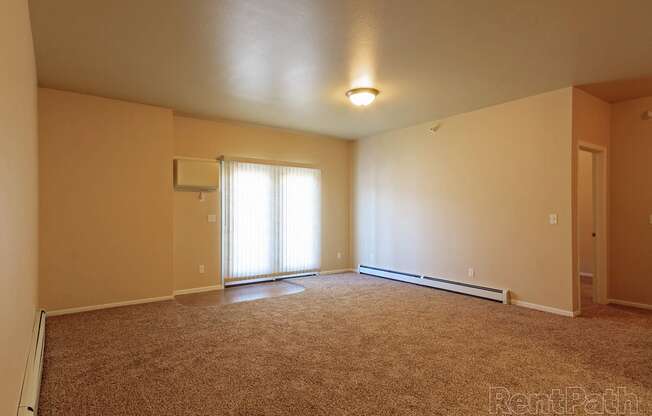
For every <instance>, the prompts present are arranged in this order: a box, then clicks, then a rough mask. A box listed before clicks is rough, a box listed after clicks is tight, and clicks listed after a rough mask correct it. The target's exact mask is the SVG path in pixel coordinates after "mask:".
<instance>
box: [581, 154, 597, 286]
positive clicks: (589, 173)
mask: <svg viewBox="0 0 652 416" xmlns="http://www.w3.org/2000/svg"><path fill="white" fill-rule="evenodd" d="M578 169H579V171H578V177H577V180H578V183H577V192H578V201H577V203H578V210H579V211H578V221H579V227H580V228H579V233H580V235H579V244H580V272H581V273H588V274H593V261H594V256H595V253H594V252H595V249H594V245H593V154H591V153H590V152H586V151H580V152H579V165H578Z"/></svg>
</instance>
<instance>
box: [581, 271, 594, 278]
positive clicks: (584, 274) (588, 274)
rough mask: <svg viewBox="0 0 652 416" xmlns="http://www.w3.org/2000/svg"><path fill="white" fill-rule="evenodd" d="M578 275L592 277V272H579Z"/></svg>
mask: <svg viewBox="0 0 652 416" xmlns="http://www.w3.org/2000/svg"><path fill="white" fill-rule="evenodd" d="M580 276H582V277H593V273H587V272H580Z"/></svg>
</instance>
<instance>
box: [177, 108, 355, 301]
mask: <svg viewBox="0 0 652 416" xmlns="http://www.w3.org/2000/svg"><path fill="white" fill-rule="evenodd" d="M174 136H175V154H176V155H177V156H185V157H201V158H215V157H218V156H220V155H226V156H234V157H246V158H257V159H267V160H276V161H287V162H295V163H307V164H313V165H316V166H317V167H319V168H321V169H322V189H323V198H322V201H323V207H322V208H323V209H322V270H336V269H343V268H349V267H350V257H349V187H350V172H349V163H350V148H351V142H348V141H345V140H339V139H333V138H328V137H324V136H319V135H314V134H307V133H298V132H292V131H288V130H283V129H275V128H268V127H262V126H256V125H252V124H244V123H237V122H227V121H206V120H198V119H194V118H188V117H180V116H176V117H175V118H174ZM206 195H207V198H206V201H205V202H200V201H199V199H198V194H197V193H193V192H175V193H174V209H175V213H174V222H175V224H174V230H175V232H174V273H175V289H177V290H179V289H188V288H194V287H203V286H211V285H215V284H218V282H219V281H220V277H219V268H220V264H219V257H218V256H217V255H216V254H218V253H219V251H220V239H219V235H220V234H219V233H220V231H219V224H210V223H208V222H207V221H206V216H207V215H208V214H209V213H215V214H219V202H218V195H219V194H218V193H208V194H206ZM338 252H339V253H341V258H339V259H338V258H337V253H338ZM199 264H205V265H206V273H205V274H200V273H199V271H198V265H199Z"/></svg>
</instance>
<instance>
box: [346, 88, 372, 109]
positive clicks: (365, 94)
mask: <svg viewBox="0 0 652 416" xmlns="http://www.w3.org/2000/svg"><path fill="white" fill-rule="evenodd" d="M378 94H380V91H378V90H377V89H375V88H354V89H352V90H348V91H347V92H346V96H347V97H349V100H351V103H352V104H353V105H357V106H363V107H364V106H367V105H369V104H371V103H373V102H374V100H375V99H376V96H377V95H378Z"/></svg>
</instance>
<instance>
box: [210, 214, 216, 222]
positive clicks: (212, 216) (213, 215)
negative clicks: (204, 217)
mask: <svg viewBox="0 0 652 416" xmlns="http://www.w3.org/2000/svg"><path fill="white" fill-rule="evenodd" d="M208 222H217V215H215V214H208Z"/></svg>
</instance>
